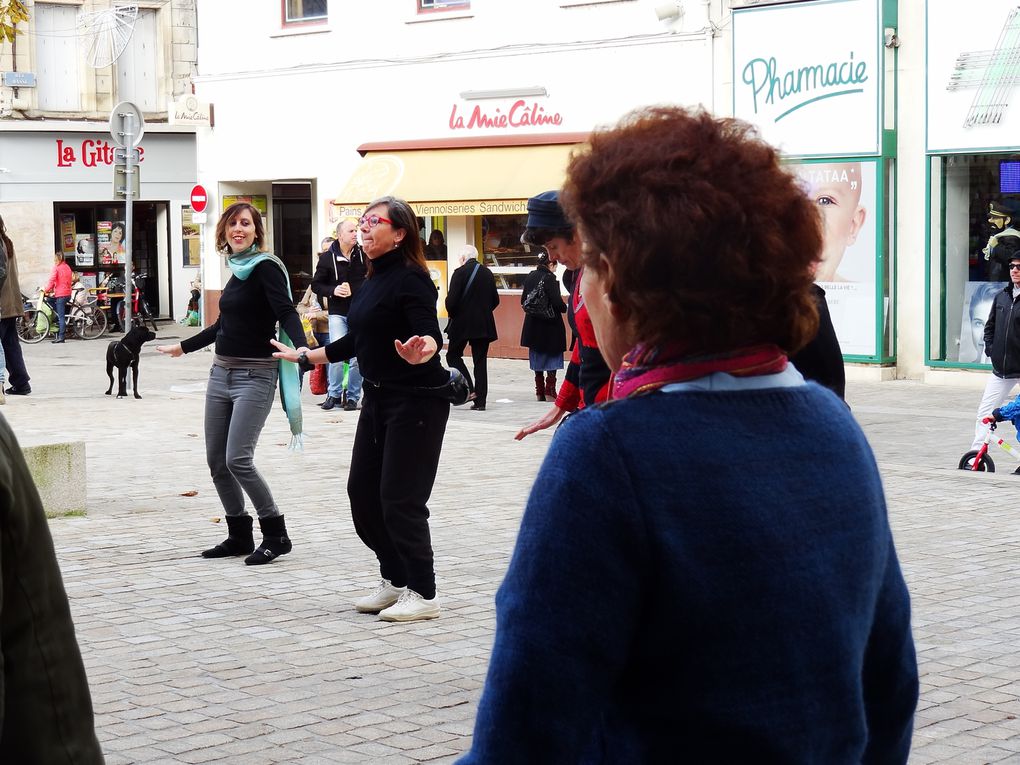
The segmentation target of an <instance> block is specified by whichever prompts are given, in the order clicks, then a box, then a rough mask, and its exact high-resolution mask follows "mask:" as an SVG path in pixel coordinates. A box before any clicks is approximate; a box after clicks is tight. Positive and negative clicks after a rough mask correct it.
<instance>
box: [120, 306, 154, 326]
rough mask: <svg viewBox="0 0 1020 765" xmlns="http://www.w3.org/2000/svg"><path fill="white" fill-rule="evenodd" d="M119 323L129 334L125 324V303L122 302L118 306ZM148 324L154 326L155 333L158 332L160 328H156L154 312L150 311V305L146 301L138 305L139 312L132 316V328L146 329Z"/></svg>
mask: <svg viewBox="0 0 1020 765" xmlns="http://www.w3.org/2000/svg"><path fill="white" fill-rule="evenodd" d="M117 321H118V323H119V324H120V326H121V329H122V331H124V332H127V329H125V328H124V327H125V324H124V301H123V300H122V301H120V303H119V304H118V305H117ZM146 322H148V323H149V324H150V325H151V326H152V331H153V332H158V331H159V328H158V327H157V326H156V320H155V319H154V318H153V317H152V312H151V311H150V310H149V304H148V303H146V302H145V301H144V300H143V301H142V302H141V303H139V304H138V310H137V311H134V312H133V313H132V314H131V326H132V327H144V326H145V323H146Z"/></svg>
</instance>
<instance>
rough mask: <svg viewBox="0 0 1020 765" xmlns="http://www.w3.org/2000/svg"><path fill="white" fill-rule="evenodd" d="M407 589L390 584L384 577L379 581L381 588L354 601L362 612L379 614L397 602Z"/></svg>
mask: <svg viewBox="0 0 1020 765" xmlns="http://www.w3.org/2000/svg"><path fill="white" fill-rule="evenodd" d="M406 589H407V588H406V587H394V586H393V585H392V584H390V580H389V579H383V580H382V581H380V582H379V588H378V589H377V590H376V591H375V592H373V593H372V594H371V595H366V596H365V597H363V598H359V599H358V600H356V601H354V608H355V609H357V611H358V612H359V613H362V614H377V613H379V612H380V611H382V610H383V609H384V608H388V607H389V606H392V605H393V604H394V603H396V602H397V600H398V599H399V598H400V596H401V595H403V594H404V591H405V590H406Z"/></svg>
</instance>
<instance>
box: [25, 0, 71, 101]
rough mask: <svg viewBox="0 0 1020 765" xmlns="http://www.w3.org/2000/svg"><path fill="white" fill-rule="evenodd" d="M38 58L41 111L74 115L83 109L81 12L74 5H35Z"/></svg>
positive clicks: (36, 55)
mask: <svg viewBox="0 0 1020 765" xmlns="http://www.w3.org/2000/svg"><path fill="white" fill-rule="evenodd" d="M34 10H35V37H36V39H35V57H36V72H37V74H38V78H37V83H38V86H37V89H36V97H37V98H38V100H39V109H40V110H41V111H54V112H73V111H78V110H79V109H80V108H81V101H80V99H79V93H80V90H81V88H80V87H79V84H78V55H79V54H78V44H77V41H76V38H75V37H74V35H73V34H69V33H68V32H69V30H73V29H75V28H76V23H77V22H76V19H77V13H78V9H77V8H76V7H75V6H71V5H51V4H49V3H36V5H35V9H34Z"/></svg>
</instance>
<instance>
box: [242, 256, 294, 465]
mask: <svg viewBox="0 0 1020 765" xmlns="http://www.w3.org/2000/svg"><path fill="white" fill-rule="evenodd" d="M263 260H271V261H273V262H274V263H276V265H278V266H279V267H280V270H281V271H283V276H284V281H285V282H286V283H287V294H288V296H290V275H289V274H288V273H287V266H285V265H284V264H283V261H282V260H280V259H279V258H278V257H276V256H275V255H273V253H271V252H259V249H258V245H255V244H253V245H252V246H251V247H249V248H248V249H247V250H245V251H244V252H238V253H235V254H234V255H231V256H230V257H228V258H227V265H228V266H229V267H230V270H231V272H232V273H233V274H234V276H236V277H237V278H238V279H240V280H242V281H244V280H245V279H247V278H248V277H249V276H251V272H252V271H253V270H254V268H255V266H257V265H258V264H259V263H261V262H262V261H263ZM278 339H279V340H280V342H281V343H283V344H284V345H286V346H287V347H289V348H294V347H296V346H295V345H294V343H293V341H292V340H291V339H290V337H288V336H287V333H286V332H284V331H283V327H282V326H281V327H280V332H279V335H278ZM299 340H300V341H304V338H303V337H302V338H299ZM280 403H281V404H282V405H283V411H284V412H285V413H286V414H287V421H288V422H289V423H290V433H291V439H290V446H289V447H288V448H289V449H291V450H293V451H301V450H302V448H303V446H304V439H303V437H302V420H301V375H300V373H299V372H298V368H297V364H295V363H294V362H292V361H284V360H283V359H280Z"/></svg>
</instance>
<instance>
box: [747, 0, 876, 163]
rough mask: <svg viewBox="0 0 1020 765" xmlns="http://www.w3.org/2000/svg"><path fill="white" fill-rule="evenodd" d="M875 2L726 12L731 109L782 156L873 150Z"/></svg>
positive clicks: (842, 0) (849, 0) (843, 0)
mask: <svg viewBox="0 0 1020 765" xmlns="http://www.w3.org/2000/svg"><path fill="white" fill-rule="evenodd" d="M881 34H882V27H881V14H880V9H879V0H830V1H829V2H813V3H797V4H796V5H784V6H767V7H762V8H749V9H742V10H737V11H734V13H733V56H734V60H733V64H734V78H733V80H734V85H733V112H734V115H735V116H737V117H739V118H741V119H744V120H747V121H748V122H752V123H754V124H755V125H757V126H758V128H759V129H760V130H761V133H762V136H763V137H764V138H765V139H766V140H767V141H769V142H770V143H772V144H774V145H776V146H778V147H779V148H780V149H781V150H782V151H783V153H784V154H786V155H789V156H839V155H874V154H878V153H880V152H881V143H880V127H881V113H880V104H881V93H882V76H881V64H880V61H881V58H880V56H881V53H880V52H881V50H882V46H881Z"/></svg>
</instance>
